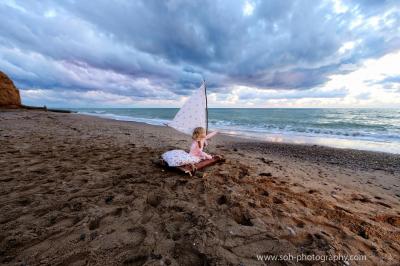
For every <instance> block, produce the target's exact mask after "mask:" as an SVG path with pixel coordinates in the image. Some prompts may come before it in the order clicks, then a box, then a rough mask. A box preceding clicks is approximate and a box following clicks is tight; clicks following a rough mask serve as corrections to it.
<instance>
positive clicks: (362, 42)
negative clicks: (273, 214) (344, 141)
mask: <svg viewBox="0 0 400 266" xmlns="http://www.w3.org/2000/svg"><path fill="white" fill-rule="evenodd" d="M0 12H1V14H2V16H1V17H0V70H2V71H4V72H6V73H7V74H8V75H10V76H11V77H12V78H13V79H14V80H15V81H16V84H17V85H18V86H19V87H20V88H21V93H22V95H23V97H24V98H25V101H27V103H28V104H29V103H30V104H47V105H57V106H115V107H118V106H172V105H175V106H176V105H178V104H179V103H180V102H182V101H183V100H184V98H185V97H186V96H187V95H189V94H190V93H191V91H192V90H193V89H194V88H195V87H197V86H198V85H199V83H200V82H201V80H202V78H203V77H204V78H206V80H207V82H208V86H209V92H210V98H211V100H210V103H211V104H212V105H214V106H275V107H276V106H347V105H350V106H352V105H355V106H386V105H389V106H398V105H399V106H400V102H399V101H398V100H397V99H398V98H400V97H399V96H400V95H398V94H399V87H398V84H399V82H398V81H399V79H400V70H399V67H397V66H396V62H394V63H393V64H392V65H385V67H384V71H383V72H382V71H381V70H379V73H380V75H372V76H369V77H368V75H369V73H365V71H364V72H362V69H364V70H365V69H368V67H369V66H368V63H367V62H372V61H373V62H376V64H378V65H379V62H389V61H390V58H398V52H399V50H400V4H399V2H398V1H396V0H392V1H390V0H386V1H384V0H359V1H355V0H353V1H343V0H342V1H341V0H324V1H312V0H302V1H292V0H276V1H261V0H253V1H252V0H245V1H228V0H222V1H212V0H209V1H183V0H169V1H156V0H146V1H144V0H143V1H127V0H121V1H112V2H111V1H106V0H99V1H91V2H90V1H74V0H66V1H55V0H54V1H50V0H44V1H12V0H5V1H2V3H0ZM371 60H372V61H371ZM392 61H393V60H392ZM392 61H390V63H392ZM397 62H398V61H397ZM397 64H398V63H397ZM357 71H361V73H364V74H365V75H366V76H363V77H361V79H362V81H360V82H361V83H362V86H361V87H360V86H359V85H360V84H358V83H357V84H356V85H357V86H358V87H352V86H350V84H348V83H346V82H345V81H347V80H351V77H353V76H354V75H355V74H354V73H358V72H357ZM346 77H347V78H346ZM338 80H341V82H340V81H338ZM352 84H355V83H354V82H353V83H352ZM378 94H379V95H381V96H382V97H378V99H371V97H375V96H377V95H378ZM394 94H397V97H394V98H393V97H392V96H393V95H394ZM382 99H386V100H382ZM387 99H392V100H389V101H388V100H387Z"/></svg>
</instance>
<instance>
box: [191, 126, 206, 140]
mask: <svg viewBox="0 0 400 266" xmlns="http://www.w3.org/2000/svg"><path fill="white" fill-rule="evenodd" d="M205 137H206V130H205V129H204V127H196V128H195V129H194V130H193V135H192V139H193V140H200V139H202V138H205Z"/></svg>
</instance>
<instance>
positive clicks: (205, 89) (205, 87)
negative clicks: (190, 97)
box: [203, 78, 208, 134]
mask: <svg viewBox="0 0 400 266" xmlns="http://www.w3.org/2000/svg"><path fill="white" fill-rule="evenodd" d="M203 83H204V94H205V97H206V134H207V132H208V105H207V86H206V81H205V79H204V78H203Z"/></svg>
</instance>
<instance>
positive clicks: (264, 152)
mask: <svg viewBox="0 0 400 266" xmlns="http://www.w3.org/2000/svg"><path fill="white" fill-rule="evenodd" d="M0 125H1V126H0V146H1V147H2V152H1V153H0V184H1V186H0V263H4V264H16V263H25V264H29V265H40V264H76V265H83V264H87V263H89V264H91V265H104V264H109V265H111V264H135V263H136V264H145V263H146V265H160V264H164V265H204V264H206V265H229V264H232V265H239V264H240V263H242V264H244V265H260V264H262V262H261V261H258V260H257V257H256V256H257V255H261V254H272V255H287V254H288V253H290V254H292V255H301V254H313V255H320V256H321V255H326V256H327V255H338V254H344V255H364V256H365V259H366V261H365V260H364V261H362V260H360V261H356V260H354V261H351V262H350V264H351V265H366V264H367V265H394V264H395V263H396V262H398V261H399V260H400V184H399V176H398V173H399V169H400V166H399V163H400V160H399V158H400V156H398V155H393V154H387V153H377V152H368V151H358V150H347V149H346V150H345V149H335V148H329V147H322V146H312V145H299V144H282V143H270V142H260V141H254V140H249V139H242V138H238V137H232V136H227V135H222V134H221V135H217V136H216V137H215V138H213V139H212V140H211V142H210V145H209V147H208V150H207V151H208V152H210V153H213V154H222V155H224V156H225V158H226V162H225V163H221V164H217V165H214V166H211V167H209V168H207V169H205V170H204V171H201V172H199V173H198V174H196V176H194V177H188V176H185V175H183V174H181V173H179V172H175V171H172V170H168V169H165V168H162V167H160V166H159V165H157V164H156V163H155V161H157V159H158V158H159V156H160V155H161V154H162V153H163V152H165V151H167V150H170V149H188V147H189V145H190V139H188V136H185V135H183V134H181V133H178V132H176V131H175V130H173V129H171V128H167V127H161V126H154V125H148V124H145V123H140V122H124V121H117V120H111V119H105V118H100V117H94V116H87V115H82V114H63V113H50V112H42V111H34V110H33V111H26V110H10V111H6V112H0ZM265 263H268V262H265ZM291 263H293V264H294V265H299V264H300V263H299V262H296V261H292V262H291ZM337 263H338V262H333V261H331V262H326V264H325V265H337Z"/></svg>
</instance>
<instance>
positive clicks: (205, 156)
mask: <svg viewBox="0 0 400 266" xmlns="http://www.w3.org/2000/svg"><path fill="white" fill-rule="evenodd" d="M202 156H203V158H204V159H207V160H209V159H212V156H211V155H210V154H208V153H205V152H202Z"/></svg>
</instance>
